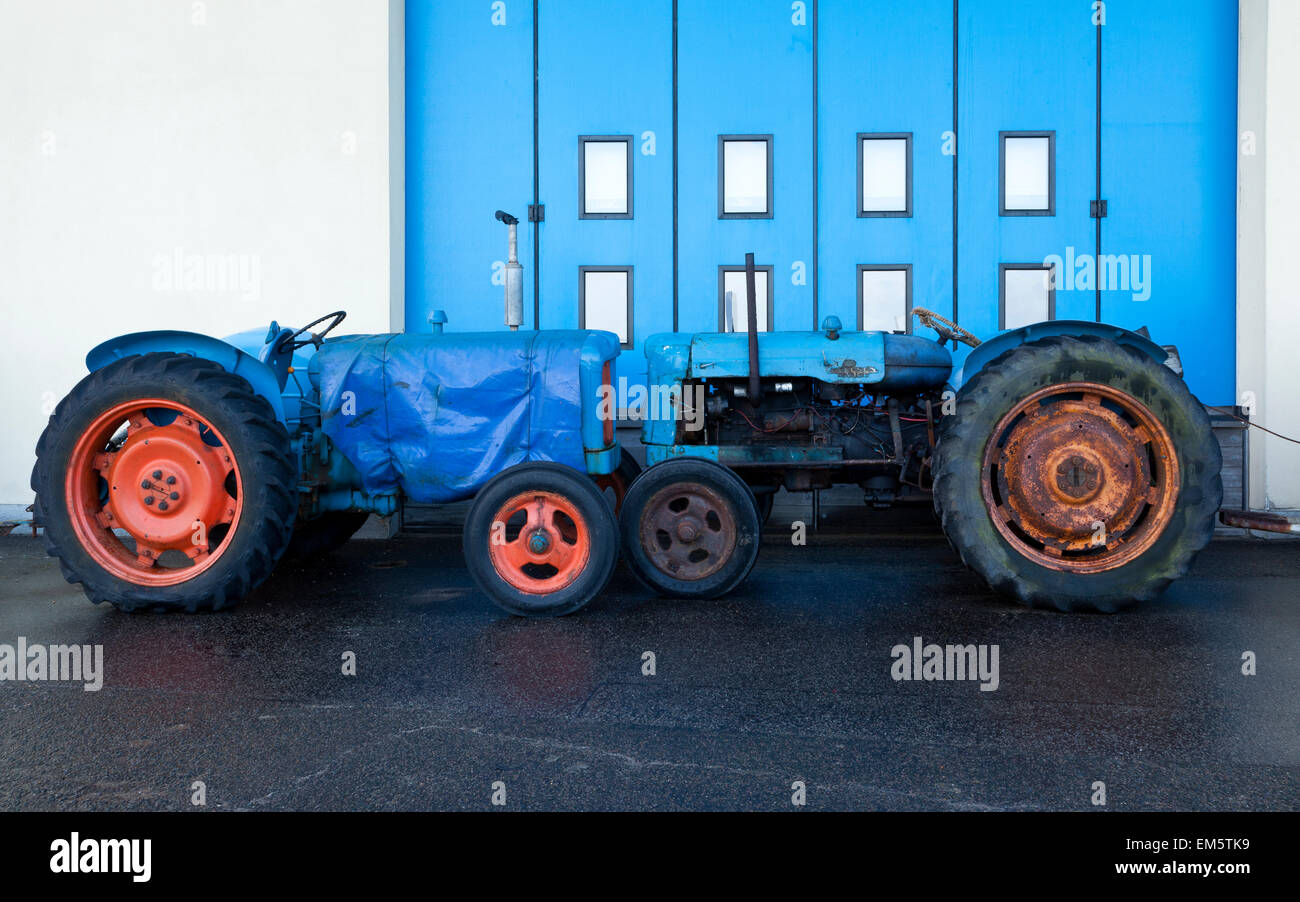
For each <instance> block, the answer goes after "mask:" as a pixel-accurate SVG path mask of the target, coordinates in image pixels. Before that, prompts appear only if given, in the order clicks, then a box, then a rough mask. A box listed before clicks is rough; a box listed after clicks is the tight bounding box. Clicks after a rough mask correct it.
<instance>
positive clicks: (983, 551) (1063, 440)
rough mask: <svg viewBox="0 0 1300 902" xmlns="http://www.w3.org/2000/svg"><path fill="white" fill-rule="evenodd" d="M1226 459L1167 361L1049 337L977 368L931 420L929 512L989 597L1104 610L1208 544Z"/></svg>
mask: <svg viewBox="0 0 1300 902" xmlns="http://www.w3.org/2000/svg"><path fill="white" fill-rule="evenodd" d="M1220 466H1221V455H1220V451H1219V445H1218V442H1217V441H1216V440H1215V437H1214V434H1213V432H1212V431H1211V428H1210V422H1209V417H1208V416H1207V415H1206V413H1205V409H1204V407H1202V406H1201V404H1200V403H1199V402H1197V400H1196V399H1195V398H1194V397H1193V396H1192V394H1191V393H1190V392H1189V391H1188V390H1187V387H1186V385H1184V383H1183V381H1182V380H1181V379H1179V378H1178V377H1177V376H1176V375H1175V374H1174V373H1173V372H1172V371H1170V370H1169V369H1168V368H1167V367H1165V366H1162V365H1161V364H1160V363H1159V362H1157V361H1156V360H1154V359H1153V358H1151V357H1149V356H1148V355H1146V354H1143V353H1142V352H1141V351H1139V350H1137V349H1135V348H1129V347H1124V346H1121V345H1119V344H1116V343H1114V342H1111V341H1108V340H1106V339H1102V338H1098V337H1093V336H1080V337H1065V336H1059V337H1052V338H1044V339H1041V340H1039V341H1035V342H1030V343H1027V344H1024V345H1020V346H1018V347H1016V348H1013V349H1012V350H1010V351H1007V352H1006V353H1004V354H1002V355H1001V356H1000V357H998V358H997V359H995V360H994V361H992V362H991V363H990V364H988V365H987V366H985V367H984V368H983V369H982V370H980V372H979V373H977V374H976V375H975V376H974V377H973V378H972V379H971V380H970V381H969V382H968V383H967V384H966V385H965V386H963V387H962V390H961V392H960V393H959V394H958V396H957V408H956V411H955V412H954V413H953V414H951V415H949V416H946V417H944V418H943V419H942V420H941V421H940V424H939V440H938V447H937V449H936V452H935V464H934V473H935V479H934V504H935V510H936V512H938V514H939V516H940V518H941V520H942V522H943V528H944V532H945V533H946V534H947V536H948V539H949V541H951V543H952V545H953V547H954V548H955V549H956V550H957V552H958V554H960V555H961V558H962V560H963V561H964V562H965V563H966V564H967V566H969V567H970V568H971V569H972V570H974V571H975V572H976V573H978V574H979V575H980V576H982V577H983V578H984V579H985V580H986V581H987V582H988V584H989V585H990V586H991V587H992V588H993V589H995V590H997V591H998V592H1001V593H1003V594H1005V595H1009V596H1011V597H1012V598H1015V599H1016V600H1018V601H1020V602H1022V603H1024V604H1027V605H1033V606H1039V607H1050V608H1056V609H1057V610H1061V611H1079V610H1096V611H1103V612H1108V613H1109V612H1113V611H1118V610H1121V609H1122V608H1125V607H1128V606H1130V605H1132V604H1134V603H1135V602H1138V601H1144V600H1148V599H1151V598H1153V597H1155V596H1156V595H1158V594H1159V593H1160V592H1161V591H1163V590H1164V588H1165V587H1166V586H1168V585H1169V583H1171V582H1172V581H1173V580H1175V579H1177V578H1179V577H1180V576H1182V575H1183V574H1185V573H1186V572H1187V569H1188V567H1190V566H1191V563H1192V560H1193V558H1194V557H1195V556H1196V553H1197V552H1198V551H1200V550H1201V548H1203V547H1204V546H1205V545H1206V543H1207V542H1209V540H1210V538H1211V537H1212V536H1213V534H1214V522H1215V514H1216V512H1217V511H1218V508H1219V506H1220V503H1221V502H1222V498H1223V484H1222V480H1221V477H1220V474H1219V470H1220Z"/></svg>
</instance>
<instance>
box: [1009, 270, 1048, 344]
mask: <svg viewBox="0 0 1300 902" xmlns="http://www.w3.org/2000/svg"><path fill="white" fill-rule="evenodd" d="M1009 270H1037V271H1039V272H1050V273H1052V279H1051V281H1049V282H1048V285H1047V319H1046V320H1045V322H1052V321H1053V320H1055V319H1056V279H1057V273H1056V265H1055V264H1050V265H1048V264H1043V263H999V264H998V331H999V332H1001V331H1003V330H1004V329H1006V327H1007V272H1008V271H1009Z"/></svg>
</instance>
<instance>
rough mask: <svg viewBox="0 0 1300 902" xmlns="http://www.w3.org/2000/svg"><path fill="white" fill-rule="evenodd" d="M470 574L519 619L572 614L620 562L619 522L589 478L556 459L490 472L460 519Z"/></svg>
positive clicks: (595, 591) (588, 599)
mask: <svg viewBox="0 0 1300 902" xmlns="http://www.w3.org/2000/svg"><path fill="white" fill-rule="evenodd" d="M464 545H465V562H466V564H467V565H468V566H469V572H470V576H472V577H473V578H474V582H475V583H476V584H477V585H478V587H479V588H480V589H481V590H482V591H483V593H484V594H485V595H487V596H488V597H489V598H491V599H492V601H493V602H495V603H496V604H497V606H498V607H501V608H503V609H504V610H506V611H508V612H510V613H511V614H517V615H519V616H523V617H558V616H562V615H564V614H571V613H573V612H574V611H576V610H578V609H579V608H581V607H582V606H584V605H585V604H587V602H589V601H591V600H592V599H593V598H595V597H596V596H597V595H598V594H600V592H601V590H603V589H604V588H605V586H606V584H607V583H608V582H609V579H610V577H611V576H612V575H613V573H614V567H615V566H616V565H617V563H618V521H617V520H615V519H614V512H613V510H611V508H610V504H609V501H608V500H607V499H606V498H605V496H604V495H602V494H601V491H600V489H599V488H597V487H596V485H595V483H594V482H592V481H591V479H590V478H589V477H587V476H585V475H583V474H581V473H578V472H577V471H575V470H572V469H570V468H569V467H566V466H563V465H561V464H556V463H547V462H538V463H526V464H519V465H518V466H514V467H511V468H510V469H509V470H506V471H505V472H504V473H499V474H498V475H497V476H495V477H493V478H492V480H491V481H490V482H488V484H487V485H485V486H484V487H483V489H482V490H481V491H480V492H479V493H478V496H477V497H476V498H475V499H474V503H473V504H472V505H471V506H470V510H469V515H468V516H467V517H466V518H465V534H464Z"/></svg>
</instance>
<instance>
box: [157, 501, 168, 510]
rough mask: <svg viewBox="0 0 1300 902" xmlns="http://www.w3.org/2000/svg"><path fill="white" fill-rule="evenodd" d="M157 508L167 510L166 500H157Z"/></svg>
mask: <svg viewBox="0 0 1300 902" xmlns="http://www.w3.org/2000/svg"><path fill="white" fill-rule="evenodd" d="M158 510H160V511H165V510H167V502H166V501H159V502H158Z"/></svg>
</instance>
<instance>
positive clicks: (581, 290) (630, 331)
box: [578, 264, 636, 351]
mask: <svg viewBox="0 0 1300 902" xmlns="http://www.w3.org/2000/svg"><path fill="white" fill-rule="evenodd" d="M635 268H636V267H634V266H633V265H632V264H627V265H620V266H604V265H601V266H596V265H585V264H584V265H581V266H579V267H578V328H579V329H586V328H587V273H589V272H622V273H627V341H625V342H622V343H621V344H620V345H619V347H620V348H622V349H623V350H624V351H630V350H633V349H634V348H635V347H636V323H635V321H634V320H633V319H632V313H633V310H634V304H633V300H632V298H633V281H634V275H633V271H634V270H635Z"/></svg>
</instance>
